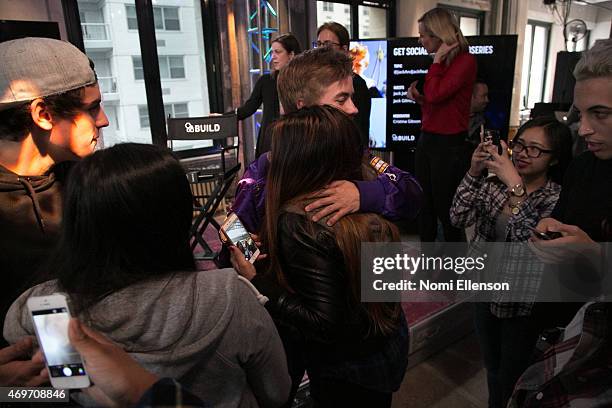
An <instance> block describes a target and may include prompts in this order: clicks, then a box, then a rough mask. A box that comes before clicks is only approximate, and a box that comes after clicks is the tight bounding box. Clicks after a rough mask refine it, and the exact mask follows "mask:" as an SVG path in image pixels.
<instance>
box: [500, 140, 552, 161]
mask: <svg viewBox="0 0 612 408" xmlns="http://www.w3.org/2000/svg"><path fill="white" fill-rule="evenodd" d="M510 148H511V149H512V152H513V153H520V152H522V151H523V150H525V151H526V152H527V156H529V157H532V158H534V159H537V158H538V157H540V156H541V155H542V153H552V152H554V150H545V149H540V148H539V147H536V146H525V145H524V144H523V143H522V142H520V141H519V140H517V141H512V143H510Z"/></svg>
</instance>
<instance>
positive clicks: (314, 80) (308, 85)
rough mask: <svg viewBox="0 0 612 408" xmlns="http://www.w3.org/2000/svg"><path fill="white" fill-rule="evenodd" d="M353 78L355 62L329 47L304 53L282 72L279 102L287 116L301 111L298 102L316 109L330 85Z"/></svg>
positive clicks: (279, 78) (279, 75)
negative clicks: (300, 101)
mask: <svg viewBox="0 0 612 408" xmlns="http://www.w3.org/2000/svg"><path fill="white" fill-rule="evenodd" d="M352 75H353V62H352V61H351V58H350V57H349V56H348V55H347V54H346V53H343V52H340V51H337V50H333V49H331V48H328V47H322V48H316V49H314V50H308V51H304V52H303V53H302V54H300V55H297V56H296V57H295V58H293V59H292V60H291V61H289V63H288V64H287V65H285V66H284V67H283V69H281V71H280V72H279V74H278V79H277V88H278V99H279V100H280V103H281V105H282V106H283V110H284V112H285V113H291V112H295V111H296V110H298V106H297V103H298V101H299V100H302V101H303V103H304V105H305V106H312V105H317V104H318V101H319V99H320V98H321V95H323V93H324V91H325V90H326V89H327V88H328V87H329V86H330V85H331V84H333V83H334V82H338V81H341V80H343V79H345V78H347V77H351V76H352Z"/></svg>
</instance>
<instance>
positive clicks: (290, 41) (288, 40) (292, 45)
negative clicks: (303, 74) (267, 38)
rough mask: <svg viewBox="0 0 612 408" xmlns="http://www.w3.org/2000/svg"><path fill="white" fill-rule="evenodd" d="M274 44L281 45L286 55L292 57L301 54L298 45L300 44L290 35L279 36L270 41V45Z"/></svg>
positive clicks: (300, 47) (300, 48)
mask: <svg viewBox="0 0 612 408" xmlns="http://www.w3.org/2000/svg"><path fill="white" fill-rule="evenodd" d="M275 42H277V43H279V44H280V45H282V46H283V48H284V49H285V51H287V53H288V54H291V53H293V54H294V55H298V54H299V53H300V52H302V46H301V45H300V42H299V41H298V39H297V38H295V36H294V35H293V34H291V33H287V34H283V35H279V36H278V37H276V38H275V39H273V40H272V42H271V44H274V43H275Z"/></svg>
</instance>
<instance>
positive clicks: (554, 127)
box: [512, 116, 572, 184]
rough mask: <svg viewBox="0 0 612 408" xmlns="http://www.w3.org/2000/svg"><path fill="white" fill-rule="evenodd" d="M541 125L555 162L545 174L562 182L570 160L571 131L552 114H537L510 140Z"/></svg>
mask: <svg viewBox="0 0 612 408" xmlns="http://www.w3.org/2000/svg"><path fill="white" fill-rule="evenodd" d="M536 127H541V128H542V129H543V130H544V134H545V135H546V138H547V139H548V143H550V146H551V150H552V153H551V154H552V157H554V158H555V160H556V162H555V163H554V164H551V166H550V167H549V168H548V172H547V176H548V178H550V179H551V180H552V181H554V182H555V183H557V184H561V183H562V182H563V176H564V174H565V170H567V167H568V166H569V164H570V162H571V161H572V132H571V131H570V129H569V127H567V126H566V125H565V124H563V123H561V122H559V121H558V120H557V119H556V118H555V117H554V116H538V117H536V118H534V119H531V120H529V121H527V122H525V123H524V124H523V126H521V127H520V128H519V130H518V131H517V133H516V136H514V138H513V139H512V141H513V142H514V141H517V140H520V139H521V136H522V135H523V133H525V131H526V130H527V129H531V128H536Z"/></svg>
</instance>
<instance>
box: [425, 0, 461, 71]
mask: <svg viewBox="0 0 612 408" xmlns="http://www.w3.org/2000/svg"><path fill="white" fill-rule="evenodd" d="M419 23H423V26H424V27H425V31H426V32H427V34H429V35H431V36H433V37H437V38H439V39H440V40H441V41H442V42H443V43H444V44H446V45H451V44H454V43H456V42H458V43H459V46H458V47H457V48H455V49H453V50H451V51H450V52H449V53H448V54H447V55H446V58H445V59H444V62H445V63H446V65H450V63H451V62H452V61H453V59H455V57H456V56H457V55H458V54H460V53H462V52H467V51H468V50H469V44H468V42H467V40H466V39H465V37H464V36H463V33H462V32H461V28H460V27H459V23H458V22H457V19H456V18H455V16H453V15H452V14H451V13H450V12H449V11H448V10H445V9H443V8H440V7H436V8H434V9H431V10H429V11H428V12H427V13H425V14H423V16H422V17H421V18H420V19H419Z"/></svg>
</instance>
